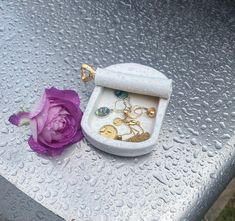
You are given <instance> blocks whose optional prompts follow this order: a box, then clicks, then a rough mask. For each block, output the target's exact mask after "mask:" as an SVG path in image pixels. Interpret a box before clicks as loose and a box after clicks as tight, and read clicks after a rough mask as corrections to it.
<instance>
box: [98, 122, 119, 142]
mask: <svg viewBox="0 0 235 221" xmlns="http://www.w3.org/2000/svg"><path fill="white" fill-rule="evenodd" d="M99 133H100V135H102V136H103V137H106V138H109V139H116V137H117V134H118V131H117V129H116V128H115V127H114V126H113V125H111V124H107V125H104V126H103V127H101V128H100V131H99Z"/></svg>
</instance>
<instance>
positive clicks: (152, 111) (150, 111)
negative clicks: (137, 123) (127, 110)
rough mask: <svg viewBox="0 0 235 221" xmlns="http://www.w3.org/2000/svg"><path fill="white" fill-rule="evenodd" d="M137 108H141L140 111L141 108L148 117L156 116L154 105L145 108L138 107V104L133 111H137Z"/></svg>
mask: <svg viewBox="0 0 235 221" xmlns="http://www.w3.org/2000/svg"><path fill="white" fill-rule="evenodd" d="M138 110H141V113H143V110H145V113H146V114H147V115H148V117H150V118H155V117H156V114H157V111H156V108H155V107H149V108H146V107H140V106H137V107H136V108H134V113H136V114H137V113H138V112H137V111H138Z"/></svg>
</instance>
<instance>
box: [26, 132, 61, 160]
mask: <svg viewBox="0 0 235 221" xmlns="http://www.w3.org/2000/svg"><path fill="white" fill-rule="evenodd" d="M28 144H29V146H30V147H31V149H32V150H33V151H35V152H37V153H39V154H47V155H49V156H58V155H60V154H61V153H62V152H63V150H64V148H61V149H52V148H50V147H47V146H43V145H42V144H39V143H37V142H35V141H34V139H33V137H32V136H31V137H30V138H29V140H28Z"/></svg>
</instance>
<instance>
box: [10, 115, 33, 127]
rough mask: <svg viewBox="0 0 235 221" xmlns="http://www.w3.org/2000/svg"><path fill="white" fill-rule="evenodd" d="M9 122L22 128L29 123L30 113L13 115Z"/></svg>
mask: <svg viewBox="0 0 235 221" xmlns="http://www.w3.org/2000/svg"><path fill="white" fill-rule="evenodd" d="M8 120H9V122H10V123H12V124H14V125H16V126H21V125H23V124H24V123H29V112H19V113H17V114H13V115H11V116H10V117H9V119H8Z"/></svg>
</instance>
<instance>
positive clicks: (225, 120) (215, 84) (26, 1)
mask: <svg viewBox="0 0 235 221" xmlns="http://www.w3.org/2000/svg"><path fill="white" fill-rule="evenodd" d="M234 47H235V3H234V1H216V0H214V1H212V0H210V1H174V2H173V1H153V0H148V1H131V0H124V1H115V0H111V1H105V0H97V1H82V0H71V1H65V0H64V1H62V0H61V1H58V0H57V1H56V0H48V1H46V0H45V1H43V0H2V1H0V75H1V82H0V104H1V115H0V124H1V127H0V130H1V140H0V174H1V175H2V176H3V177H5V178H6V179H8V180H9V181H10V182H11V183H13V184H14V185H16V186H17V187H18V188H20V189H21V190H22V191H24V192H25V193H27V194H28V195H30V196H31V197H32V198H33V199H35V200H36V201H38V202H39V203H41V204H42V205H44V206H45V207H47V208H49V209H50V210H52V211H53V212H55V213H57V214H59V215H60V216H62V217H64V218H65V219H67V220H69V219H71V218H77V219H76V220H79V221H80V220H82V221H84V220H108V221H109V220H111V221H115V220H133V221H138V220H161V221H162V220H164V221H165V220H189V221H192V220H200V219H201V218H202V216H203V214H204V213H205V212H206V211H207V209H208V208H209V207H210V205H211V204H212V202H213V201H214V200H215V199H216V197H217V196H218V194H219V193H220V192H221V191H222V189H223V188H224V187H225V186H226V184H227V183H228V182H229V180H230V179H231V178H232V177H233V176H234V169H235V160H234V159H235V149H234V127H235V104H234V103H235V91H234V88H235V72H234V66H235V64H234V57H235V53H234V52H235V50H234ZM83 62H88V63H91V64H94V65H95V66H96V67H98V66H99V67H105V66H108V65H111V64H116V63H122V62H136V63H141V64H146V65H149V66H151V67H153V68H156V69H157V70H159V71H162V72H163V73H164V74H166V75H167V77H169V78H171V79H173V81H174V89H173V95H172V99H171V102H170V105H169V108H168V112H167V115H166V118H165V121H164V125H163V128H162V131H161V134H160V138H159V143H158V145H157V146H156V148H155V150H154V151H153V152H152V153H151V154H149V155H146V156H143V157H138V158H131V159H127V158H119V157H115V156H111V155H108V154H105V153H102V152H101V151H98V150H96V149H94V148H93V147H91V146H90V145H88V144H87V143H86V141H84V142H81V143H79V144H76V145H74V146H73V147H72V148H70V149H69V150H68V151H66V152H65V153H64V154H63V155H62V156H61V157H58V158H56V159H50V158H46V157H40V156H37V155H36V154H35V153H33V152H31V151H30V149H29V147H28V145H27V138H28V135H29V134H30V131H29V130H27V129H26V128H15V127H13V126H12V125H9V123H8V121H7V118H8V116H9V115H10V114H11V113H13V112H15V111H17V110H19V109H20V107H26V108H27V107H30V106H31V105H32V104H33V103H34V102H35V100H37V99H38V98H39V96H40V95H41V94H42V92H43V90H44V88H45V87H50V86H52V85H53V86H56V87H59V88H73V89H75V90H77V91H78V92H79V93H80V95H81V99H82V108H83V109H84V108H85V106H86V103H87V101H88V99H89V96H90V94H91V92H92V88H93V87H94V85H92V84H89V85H87V86H85V85H83V83H81V82H80V78H79V68H80V65H81V64H82V63H83ZM226 143H227V145H225V144H226ZM2 188H6V191H5V192H7V189H8V188H9V189H11V188H12V187H11V186H9V185H7V184H6V182H5V181H1V191H2ZM12 189H13V192H14V191H16V190H14V188H12ZM9 195H10V194H9ZM21 197H22V198H21ZM20 199H22V201H23V205H27V202H30V203H32V204H33V202H32V201H31V200H30V199H28V198H25V196H22V195H21V194H20ZM7 200H8V201H7ZM9 200H12V201H14V202H15V201H16V200H19V198H18V199H16V198H15V196H14V197H13V196H9V198H8V196H6V197H2V194H1V198H0V202H1V203H0V205H11V203H9ZM14 209H15V210H24V209H25V211H27V206H22V207H19V206H18V204H15V206H14V207H13V209H12V211H13V210H14ZM37 210H39V211H41V210H42V211H46V210H44V209H43V208H41V207H38V205H37V204H36V203H35V204H33V206H32V210H31V213H30V214H31V215H30V214H29V215H28V216H27V215H24V213H21V212H20V213H16V214H17V215H16V216H15V217H12V216H10V215H9V214H10V213H9V212H8V210H6V209H4V206H1V208H0V214H3V215H2V217H4V213H5V214H6V215H5V216H9V219H11V220H17V221H18V220H24V221H27V220H41V219H40V218H37V217H36V216H34V215H33V214H35V213H36V212H37ZM25 214H27V212H26V213H25ZM33 216H34V218H33ZM0 217H1V216H0ZM48 217H49V220H57V219H58V218H57V217H56V216H55V217H54V216H53V215H52V214H48ZM50 217H51V218H50ZM7 218H8V217H7ZM42 219H43V218H42Z"/></svg>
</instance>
